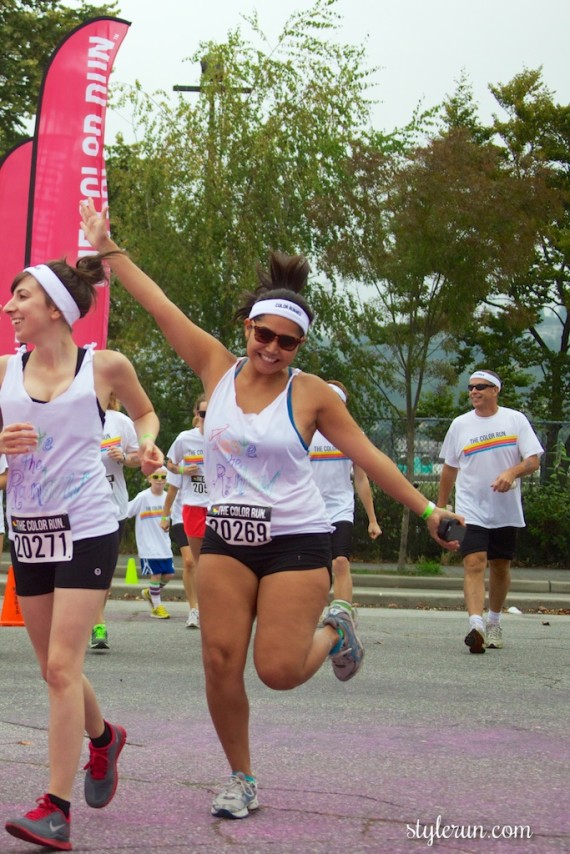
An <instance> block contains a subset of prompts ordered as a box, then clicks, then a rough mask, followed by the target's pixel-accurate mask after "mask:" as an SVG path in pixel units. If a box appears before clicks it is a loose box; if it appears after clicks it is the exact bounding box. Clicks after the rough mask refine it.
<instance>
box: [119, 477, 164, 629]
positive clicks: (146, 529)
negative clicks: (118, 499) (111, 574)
mask: <svg viewBox="0 0 570 854" xmlns="http://www.w3.org/2000/svg"><path fill="white" fill-rule="evenodd" d="M148 483H149V486H148V488H147V489H143V490H142V491H141V492H139V494H138V495H135V497H134V498H133V499H132V501H129V506H128V508H127V518H128V519H132V518H133V516H134V517H135V538H136V541H137V552H138V555H139V560H140V568H141V575H148V576H150V583H149V587H147V588H145V589H144V590H143V593H142V595H143V598H144V599H146V601H147V602H148V603H149V605H150V608H151V617H156V619H158V620H168V619H169V618H170V614H169V613H168V611H167V610H166V608H165V607H164V605H163V604H162V598H161V593H162V590H163V589H164V587H165V586H166V585H167V584H168V582H169V581H170V580H171V579H172V578H173V577H174V563H173V560H172V544H171V542H170V537H169V536H168V534H167V533H166V532H165V531H164V530H163V529H162V527H161V524H160V521H161V519H162V515H163V507H164V487H165V486H166V469H165V468H161V469H159V470H158V471H155V472H153V473H152V474H151V475H149V477H148Z"/></svg>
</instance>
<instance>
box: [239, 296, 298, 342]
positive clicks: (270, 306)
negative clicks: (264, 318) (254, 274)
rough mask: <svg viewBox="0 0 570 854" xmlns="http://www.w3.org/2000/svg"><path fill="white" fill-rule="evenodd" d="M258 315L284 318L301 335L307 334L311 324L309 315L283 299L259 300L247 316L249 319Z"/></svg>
mask: <svg viewBox="0 0 570 854" xmlns="http://www.w3.org/2000/svg"><path fill="white" fill-rule="evenodd" d="M260 314H277V315H278V316H279V317H286V318H287V320H292V321H293V322H294V323H296V324H297V326H300V327H301V329H302V330H303V335H306V334H307V332H308V330H309V326H310V324H311V321H310V320H309V315H308V314H307V312H306V311H305V310H304V309H302V308H301V306H300V305H297V304H296V303H294V302H288V301H287V300H283V299H260V300H259V302H256V303H254V304H253V305H252V307H251V311H250V312H249V316H250V318H253V317H259V315H260Z"/></svg>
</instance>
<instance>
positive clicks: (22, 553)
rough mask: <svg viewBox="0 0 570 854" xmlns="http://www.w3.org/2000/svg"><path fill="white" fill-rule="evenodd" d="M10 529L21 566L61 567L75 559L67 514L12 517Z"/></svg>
mask: <svg viewBox="0 0 570 854" xmlns="http://www.w3.org/2000/svg"><path fill="white" fill-rule="evenodd" d="M10 527H11V531H12V539H13V541H14V548H15V550H16V557H17V558H18V560H19V561H21V563H54V562H57V563H58V562H59V561H67V560H71V559H72V557H73V540H72V538H71V528H70V526H69V516H68V515H67V513H54V514H52V515H49V516H30V515H25V516H24V515H20V516H11V517H10Z"/></svg>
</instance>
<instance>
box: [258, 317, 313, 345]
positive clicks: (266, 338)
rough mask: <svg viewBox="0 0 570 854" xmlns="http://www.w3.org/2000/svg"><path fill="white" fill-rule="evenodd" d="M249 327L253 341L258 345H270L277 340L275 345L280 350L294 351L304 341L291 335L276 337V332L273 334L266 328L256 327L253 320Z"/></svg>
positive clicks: (302, 338)
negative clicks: (251, 328) (251, 327)
mask: <svg viewBox="0 0 570 854" xmlns="http://www.w3.org/2000/svg"><path fill="white" fill-rule="evenodd" d="M251 325H252V326H253V335H254V337H255V340H256V341H257V342H258V343H259V344H271V342H272V341H275V339H276V338H277V344H278V345H279V347H281V349H282V350H294V349H295V347H298V346H299V344H302V343H303V341H304V340H305V339H304V337H301V338H295V337H294V336H293V335H278V334H277V332H273V330H272V329H268V328H267V326H258V325H257V323H255V322H254V321H253V320H252V321H251Z"/></svg>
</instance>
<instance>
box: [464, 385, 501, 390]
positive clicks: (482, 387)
mask: <svg viewBox="0 0 570 854" xmlns="http://www.w3.org/2000/svg"><path fill="white" fill-rule="evenodd" d="M484 388H495V386H494V385H493V383H470V384H469V385H468V386H467V389H468V391H473V389H476V391H483V389H484Z"/></svg>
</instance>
